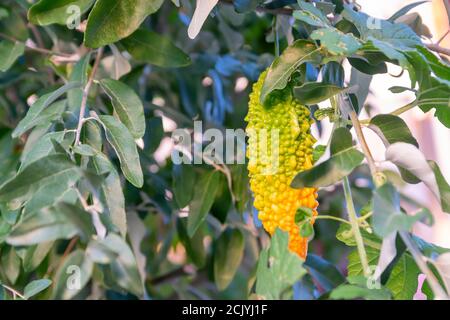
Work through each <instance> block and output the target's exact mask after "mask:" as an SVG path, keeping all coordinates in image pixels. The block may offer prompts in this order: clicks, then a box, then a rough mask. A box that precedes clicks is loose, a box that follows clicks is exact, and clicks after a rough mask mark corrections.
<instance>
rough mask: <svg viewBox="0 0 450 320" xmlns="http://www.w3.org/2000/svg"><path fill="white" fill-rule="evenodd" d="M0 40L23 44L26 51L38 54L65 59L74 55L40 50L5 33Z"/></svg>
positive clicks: (1, 33) (0, 35) (1, 34)
mask: <svg viewBox="0 0 450 320" xmlns="http://www.w3.org/2000/svg"><path fill="white" fill-rule="evenodd" d="M0 38H3V39H6V40H9V41H12V42H20V43H23V44H24V45H25V48H26V49H28V50H31V51H35V52H38V53H42V54H48V55H52V56H58V57H64V58H71V57H72V55H70V54H68V53H62V52H56V51H52V50H48V49H45V48H38V47H34V46H31V45H29V44H27V43H24V42H23V41H20V40H18V39H16V38H14V37H11V36H9V35H7V34H4V33H3V32H0Z"/></svg>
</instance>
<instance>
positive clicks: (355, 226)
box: [342, 177, 370, 276]
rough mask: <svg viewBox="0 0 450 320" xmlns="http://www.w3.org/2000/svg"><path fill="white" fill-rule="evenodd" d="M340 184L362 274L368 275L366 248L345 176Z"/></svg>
mask: <svg viewBox="0 0 450 320" xmlns="http://www.w3.org/2000/svg"><path fill="white" fill-rule="evenodd" d="M342 184H343V186H344V196H345V202H346V204H347V213H348V218H349V220H350V224H351V226H352V231H353V235H354V236H355V241H356V247H357V248H358V254H359V259H360V260H361V265H362V267H363V271H364V275H365V276H369V275H370V268H369V262H368V260H367V253H366V249H365V247H364V240H363V237H362V235H361V230H359V222H358V217H357V215H356V211H355V206H354V204H353V198H352V190H351V188H350V183H349V181H348V178H347V177H345V178H344V180H343V181H342Z"/></svg>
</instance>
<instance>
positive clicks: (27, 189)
mask: <svg viewBox="0 0 450 320" xmlns="http://www.w3.org/2000/svg"><path fill="white" fill-rule="evenodd" d="M80 177H81V171H80V169H79V168H78V167H77V166H76V165H75V164H74V163H73V162H71V161H69V160H68V159H67V157H66V156H65V155H61V154H54V155H49V156H46V157H43V158H41V159H39V160H37V161H35V162H33V163H32V164H30V165H29V166H27V167H26V168H25V169H23V170H22V171H21V172H20V173H18V174H17V175H16V176H15V177H14V178H12V179H11V180H9V181H8V182H6V183H5V184H3V185H2V186H1V187H0V201H5V202H7V201H11V200H15V199H25V198H28V197H29V196H30V195H31V194H32V193H34V192H36V191H37V190H39V189H40V188H42V187H44V186H46V185H48V184H52V183H55V181H61V180H63V181H66V183H67V185H72V184H74V183H75V182H76V181H78V179H79V178H80Z"/></svg>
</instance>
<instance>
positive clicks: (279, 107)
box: [245, 71, 318, 259]
mask: <svg viewBox="0 0 450 320" xmlns="http://www.w3.org/2000/svg"><path fill="white" fill-rule="evenodd" d="M266 74H267V71H265V72H263V73H262V74H261V76H260V78H259V80H258V82H256V83H255V84H254V85H253V91H252V93H251V94H250V101H249V112H248V115H247V117H246V118H245V120H246V121H247V122H248V125H247V134H248V136H249V140H248V148H247V157H248V158H249V163H248V170H249V176H250V188H251V190H252V191H253V194H254V199H255V201H254V206H255V208H256V209H258V211H259V215H258V217H259V219H260V220H261V221H262V223H263V226H264V229H265V230H266V231H267V232H269V233H270V234H273V233H274V232H275V230H276V228H277V227H278V228H280V229H282V230H284V231H287V232H289V249H290V250H291V251H293V252H295V253H297V254H298V255H299V256H300V257H301V258H302V259H305V258H306V254H307V251H308V239H305V238H303V237H301V236H300V230H299V227H298V226H297V225H296V223H295V214H296V212H297V208H299V207H308V208H311V209H312V210H313V214H314V216H316V215H317V210H316V209H317V206H318V202H317V200H316V199H317V190H316V189H314V188H304V189H293V188H291V187H290V183H291V181H292V179H293V178H294V176H295V175H296V174H297V173H298V172H300V171H303V170H306V169H309V168H310V167H311V166H312V146H313V144H314V143H315V139H314V137H313V136H312V135H311V132H310V127H311V124H312V120H311V119H310V117H309V115H310V112H309V110H308V109H307V108H306V107H305V106H302V105H301V104H299V103H298V102H297V101H296V100H295V99H293V98H292V95H291V93H290V90H285V91H284V92H282V93H278V94H277V97H276V98H270V99H271V101H269V106H266V108H265V107H263V105H261V103H260V99H259V98H260V94H261V88H262V85H263V83H264V79H265V77H266ZM264 129H265V130H267V131H266V132H267V134H266V137H267V138H264V133H263V134H261V131H264ZM277 130H278V132H279V138H278V139H277V138H276V136H272V135H271V132H277ZM264 141H267V142H266V145H265V146H263V143H264ZM261 142H262V143H261ZM277 146H278V147H279V148H277ZM264 148H265V150H262V149H264ZM276 150H278V166H277V165H276V164H275V166H274V162H275V163H276V160H275V159H276V158H277V157H276ZM274 160H275V161H274ZM271 167H272V168H273V170H272V171H270V168H271Z"/></svg>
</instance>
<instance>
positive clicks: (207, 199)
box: [187, 171, 221, 237]
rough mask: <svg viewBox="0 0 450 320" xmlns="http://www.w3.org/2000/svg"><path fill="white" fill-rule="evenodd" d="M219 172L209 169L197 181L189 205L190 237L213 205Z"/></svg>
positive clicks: (188, 226) (188, 227)
mask: <svg viewBox="0 0 450 320" xmlns="http://www.w3.org/2000/svg"><path fill="white" fill-rule="evenodd" d="M220 174H221V173H220V172H218V171H210V172H208V173H206V174H204V175H203V176H202V178H201V179H200V180H199V181H198V184H197V186H196V188H195V190H194V196H193V199H192V201H191V204H190V206H189V216H188V224H187V230H188V235H189V236H190V237H193V236H194V234H195V232H196V231H197V229H198V228H199V227H200V225H201V224H202V222H203V221H204V220H205V219H206V216H207V214H208V212H209V210H210V209H211V207H212V205H213V202H214V198H215V196H216V193H217V191H218V187H219V181H220V179H219V178H220Z"/></svg>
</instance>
